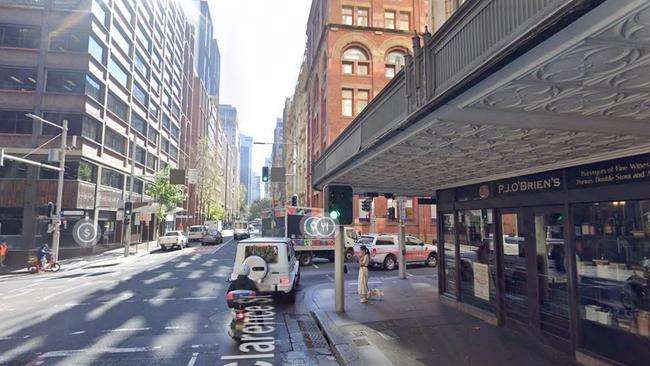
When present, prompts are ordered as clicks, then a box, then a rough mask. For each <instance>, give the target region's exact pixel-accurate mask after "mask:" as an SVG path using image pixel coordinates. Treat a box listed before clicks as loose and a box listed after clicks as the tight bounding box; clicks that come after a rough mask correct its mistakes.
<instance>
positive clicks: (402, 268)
mask: <svg viewBox="0 0 650 366" xmlns="http://www.w3.org/2000/svg"><path fill="white" fill-rule="evenodd" d="M396 203H397V208H398V212H399V234H398V237H397V242H398V245H399V253H400V256H399V263H398V266H399V278H401V279H403V280H405V279H406V227H405V225H404V212H405V207H404V204H405V203H404V201H403V200H397V201H396Z"/></svg>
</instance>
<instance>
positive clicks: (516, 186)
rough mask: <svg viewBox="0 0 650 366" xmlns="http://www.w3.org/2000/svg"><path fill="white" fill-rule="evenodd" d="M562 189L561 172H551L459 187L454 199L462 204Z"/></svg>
mask: <svg viewBox="0 0 650 366" xmlns="http://www.w3.org/2000/svg"><path fill="white" fill-rule="evenodd" d="M562 188H563V180H562V171H552V172H546V173H539V174H532V175H526V176H523V177H517V178H509V179H503V180H497V181H494V182H489V183H484V184H475V185H472V186H466V187H461V188H458V189H457V190H456V197H457V200H458V201H459V202H462V201H472V200H484V199H488V198H494V197H500V196H508V195H513V194H522V193H523V194H525V193H537V192H545V191H557V190H561V189H562Z"/></svg>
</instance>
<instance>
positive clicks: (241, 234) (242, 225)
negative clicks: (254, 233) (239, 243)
mask: <svg viewBox="0 0 650 366" xmlns="http://www.w3.org/2000/svg"><path fill="white" fill-rule="evenodd" d="M233 237H234V238H235V240H241V239H248V238H250V237H251V233H250V229H249V227H248V223H247V222H246V221H235V230H234V233H233Z"/></svg>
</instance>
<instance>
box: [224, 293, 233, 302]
mask: <svg viewBox="0 0 650 366" xmlns="http://www.w3.org/2000/svg"><path fill="white" fill-rule="evenodd" d="M226 300H228V301H233V300H235V294H233V293H232V292H229V293H228V294H227V295H226Z"/></svg>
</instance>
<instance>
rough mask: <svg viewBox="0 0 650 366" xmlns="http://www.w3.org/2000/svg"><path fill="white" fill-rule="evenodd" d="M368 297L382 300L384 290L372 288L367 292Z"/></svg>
mask: <svg viewBox="0 0 650 366" xmlns="http://www.w3.org/2000/svg"><path fill="white" fill-rule="evenodd" d="M368 297H369V298H372V299H377V300H383V299H384V290H380V289H377V288H373V289H372V290H370V292H369V293H368Z"/></svg>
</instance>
